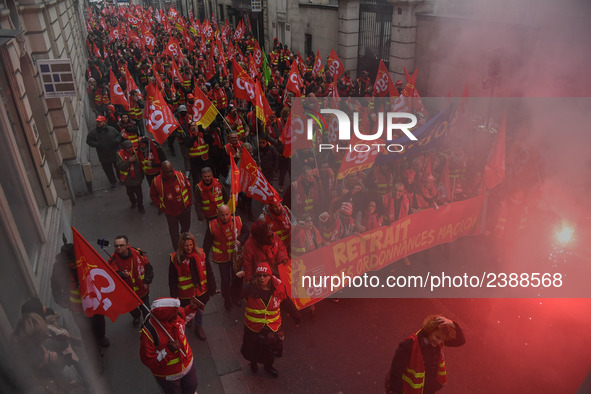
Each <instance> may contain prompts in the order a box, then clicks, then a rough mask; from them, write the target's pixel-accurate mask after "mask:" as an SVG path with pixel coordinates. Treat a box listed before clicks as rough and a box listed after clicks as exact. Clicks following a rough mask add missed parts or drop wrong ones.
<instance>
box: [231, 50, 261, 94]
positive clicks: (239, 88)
mask: <svg viewBox="0 0 591 394" xmlns="http://www.w3.org/2000/svg"><path fill="white" fill-rule="evenodd" d="M232 75H233V76H234V94H235V95H236V98H239V99H241V100H248V101H250V102H251V103H252V104H255V105H256V103H255V84H254V82H253V80H252V78H250V77H249V76H248V74H247V73H246V71H244V70H243V69H242V67H240V65H239V64H238V63H236V61H235V60H232Z"/></svg>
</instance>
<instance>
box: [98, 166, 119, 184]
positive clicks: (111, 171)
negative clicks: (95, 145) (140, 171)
mask: <svg viewBox="0 0 591 394" xmlns="http://www.w3.org/2000/svg"><path fill="white" fill-rule="evenodd" d="M101 167H103V171H104V172H105V175H106V176H107V179H108V180H109V183H110V184H111V185H116V184H117V177H116V176H115V174H117V173H118V172H119V170H118V169H117V166H116V164H115V163H113V162H102V161H101Z"/></svg>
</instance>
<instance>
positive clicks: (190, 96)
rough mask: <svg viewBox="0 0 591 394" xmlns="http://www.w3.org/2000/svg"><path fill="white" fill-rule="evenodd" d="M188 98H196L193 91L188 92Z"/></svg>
mask: <svg viewBox="0 0 591 394" xmlns="http://www.w3.org/2000/svg"><path fill="white" fill-rule="evenodd" d="M187 98H188V99H190V98H195V96H193V95H192V94H191V93H189V94H187Z"/></svg>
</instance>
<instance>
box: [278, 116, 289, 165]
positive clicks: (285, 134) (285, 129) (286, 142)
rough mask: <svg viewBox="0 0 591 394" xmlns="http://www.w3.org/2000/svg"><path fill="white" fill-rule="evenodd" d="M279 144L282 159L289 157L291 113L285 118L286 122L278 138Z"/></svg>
mask: <svg viewBox="0 0 591 394" xmlns="http://www.w3.org/2000/svg"><path fill="white" fill-rule="evenodd" d="M279 139H280V140H281V143H282V144H283V152H282V153H281V154H282V155H283V156H284V157H287V158H290V157H291V112H290V113H289V117H288V118H287V122H285V125H284V126H283V130H282V131H281V135H280V136H279Z"/></svg>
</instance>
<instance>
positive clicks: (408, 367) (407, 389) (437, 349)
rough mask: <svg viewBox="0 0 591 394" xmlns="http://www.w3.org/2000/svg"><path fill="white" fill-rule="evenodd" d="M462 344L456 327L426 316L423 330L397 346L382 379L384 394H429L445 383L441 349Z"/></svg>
mask: <svg viewBox="0 0 591 394" xmlns="http://www.w3.org/2000/svg"><path fill="white" fill-rule="evenodd" d="M465 342H466V340H465V338H464V333H463V332H462V329H461V328H460V326H459V325H458V323H456V322H454V321H452V320H450V319H448V318H446V317H444V316H440V315H432V316H427V318H426V319H425V321H424V322H423V328H421V329H420V330H419V331H418V332H417V333H415V334H412V335H411V336H409V337H408V338H406V339H405V340H404V341H402V342H401V343H400V344H399V345H398V349H397V350H396V354H395V355H394V359H393V360H392V365H391V367H390V372H389V374H388V376H387V377H386V392H387V393H389V394H390V393H397V394H398V393H404V394H409V393H413V394H414V393H416V394H431V393H435V392H436V391H439V390H441V389H442V388H443V386H444V385H445V384H446V383H447V372H446V368H445V358H444V356H443V346H449V347H458V346H462V345H463V344H464V343H465Z"/></svg>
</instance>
